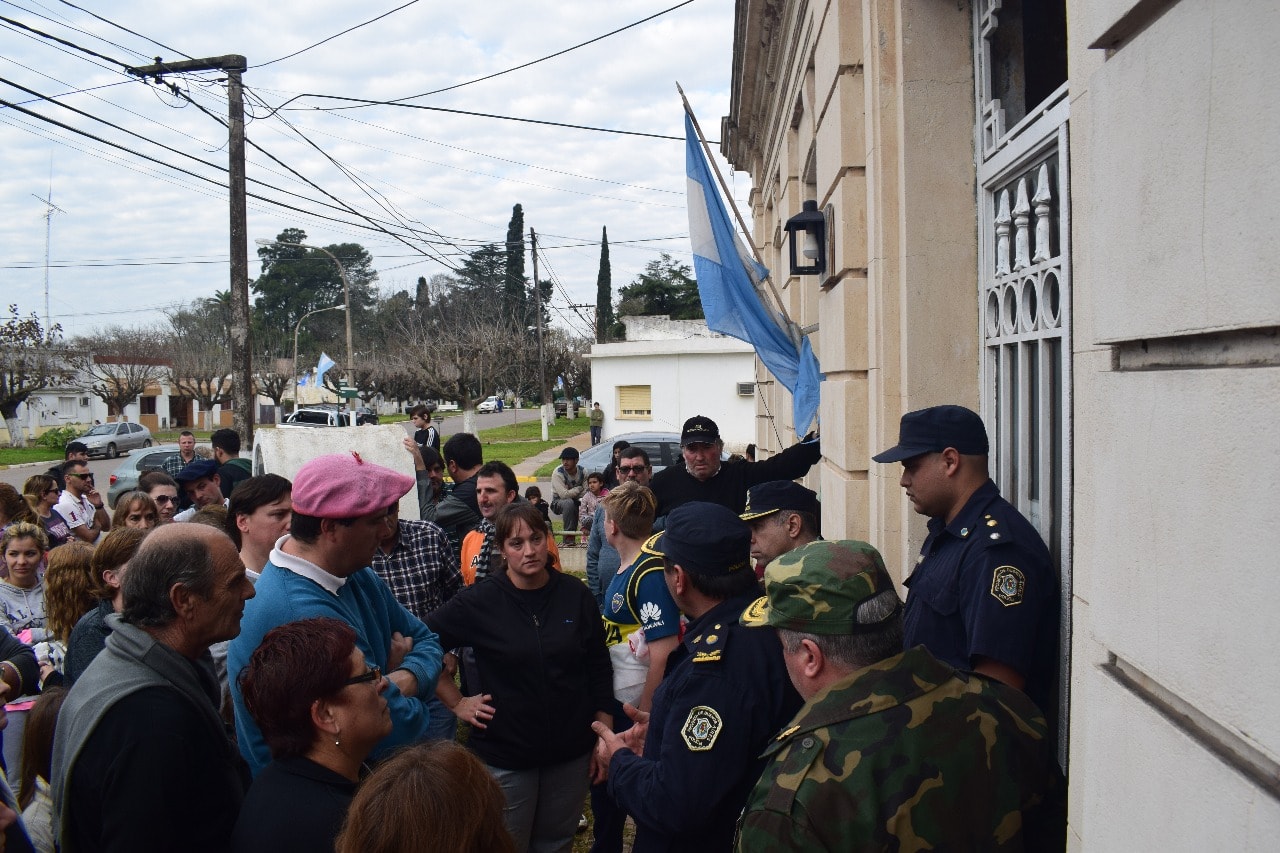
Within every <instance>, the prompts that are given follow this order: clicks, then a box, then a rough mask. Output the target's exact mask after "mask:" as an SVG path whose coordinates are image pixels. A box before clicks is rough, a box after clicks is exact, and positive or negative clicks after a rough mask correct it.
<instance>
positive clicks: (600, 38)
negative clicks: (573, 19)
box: [333, 0, 693, 110]
mask: <svg viewBox="0 0 1280 853" xmlns="http://www.w3.org/2000/svg"><path fill="white" fill-rule="evenodd" d="M692 2H693V0H684V2H683V3H677V4H676V5H674V6H672V7H671V8H669V9H663V10H662V11H661V12H655V13H654V14H652V15H650V16H649V17H647V18H641V19H640V20H639V21H634V22H632V23H630V24H627V25H626V26H625V27H619V28H618V29H616V30H611V31H610V32H607V33H605V34H604V35H599V36H596V37H595V38H591V39H587V40H586V41H584V42H580V43H579V44H575V45H573V46H572V47H566V48H565V49H564V50H558V51H556V52H555V53H551V54H548V55H546V56H543V57H540V58H539V59H534V60H532V61H530V62H525V63H522V64H520V65H516V66H513V67H511V68H507V69H505V70H503V71H495V72H494V73H492V74H486V75H485V76H483V77H476V78H475V79H474V80H466V81H464V82H462V83H454V84H453V85H452V86H445V87H444V88H443V89H433V90H432V91H430V92H423V93H422V94H420V95H408V96H406V97H404V98H396V100H395V101H392V103H400V102H403V101H412V100H415V99H417V98H426V97H428V96H430V95H439V94H440V93H441V92H451V91H453V90H454V89H461V88H462V87H463V86H470V85H472V84H473V83H482V82H484V81H485V80H492V79H493V78H495V77H501V76H502V75H504V74H510V73H511V72H513V71H520V70H522V69H524V68H529V67H530V66H533V65H537V64H538V63H539V62H546V61H547V60H548V59H555V58H556V57H557V56H564V55H565V54H566V53H572V52H573V51H575V50H577V49H578V48H581V47H586V46H587V45H591V44H595V43H596V42H598V41H603V40H604V39H607V38H609V36H616V35H617V34H618V33H621V32H626V31H627V30H629V29H631V28H632V27H638V26H640V25H641V24H646V23H648V22H649V21H652V20H653V19H654V18H660V17H662V16H663V15H665V14H667V13H668V12H674V11H675V10H676V9H679V8H680V7H682V6H688V5H689V4H690V3H692ZM333 109H334V110H358V109H363V105H362V106H350V107H334V108H333Z"/></svg>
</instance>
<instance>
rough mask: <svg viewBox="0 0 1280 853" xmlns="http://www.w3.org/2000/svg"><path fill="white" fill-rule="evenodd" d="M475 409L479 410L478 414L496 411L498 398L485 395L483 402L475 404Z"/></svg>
mask: <svg viewBox="0 0 1280 853" xmlns="http://www.w3.org/2000/svg"><path fill="white" fill-rule="evenodd" d="M476 411H477V412H479V413H480V414H484V413H485V412H496V411H498V398H497V397H486V398H485V400H484V402H483V403H481V404H480V405H478V406H476Z"/></svg>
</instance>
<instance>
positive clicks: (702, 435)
mask: <svg viewBox="0 0 1280 853" xmlns="http://www.w3.org/2000/svg"><path fill="white" fill-rule="evenodd" d="M719 440H720V427H718V426H716V422H715V421H713V420H711V418H709V417H707V416H706V415H694V416H693V417H691V418H689V420H687V421H685V422H684V429H682V430H681V431H680V446H681V447H684V446H685V445H686V444H695V443H698V442H701V443H703V444H715V443H716V442H717V441H719Z"/></svg>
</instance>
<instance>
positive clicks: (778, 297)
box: [676, 80, 799, 345]
mask: <svg viewBox="0 0 1280 853" xmlns="http://www.w3.org/2000/svg"><path fill="white" fill-rule="evenodd" d="M676 91H677V92H679V93H680V100H681V101H683V102H684V111H685V114H686V115H688V116H689V119H690V120H691V121H692V122H693V130H694V132H695V133H697V134H698V142H699V143H701V144H702V150H703V153H704V156H705V157H706V158H707V162H708V163H710V164H711V169H712V171H714V172H715V174H716V181H717V182H719V184H720V190H721V192H722V193H723V195H724V197H725V198H726V199H728V200H729V206H730V207H731V208H733V215H734V217H735V218H736V219H737V220H738V227H739V228H740V229H742V236H743V239H745V240H746V241H747V246H748V247H749V248H750V249H751V254H752V256H753V257H755V259H756V263H758V264H760V266H764V261H763V260H761V259H760V250H759V249H757V248H756V243H755V240H753V239H752V238H751V231H750V230H749V229H748V228H747V223H746V221H745V220H744V219H743V218H742V213H741V212H740V211H739V210H738V203H737V202H736V201H734V199H733V194H732V193H730V192H729V187H728V185H727V184H725V181H724V176H723V175H721V174H720V167H719V166H718V165H716V159H715V157H712V156H711V146H709V145H708V144H707V137H706V135H705V134H703V132H702V125H700V124H699V123H698V117H697V116H696V115H694V114H693V107H691V106H689V99H688V98H687V97H685V94H684V89H683V87H681V85H680V81H678V80H677V81H676ZM765 281H767V282H769V291H770V292H771V293H772V294H773V301H774V303H775V304H776V305H777V306H778V311H780V312H781V313H782V319H784V320H786V321H787V324H788V325H789V326H792V327H794V326H795V322H794V321H793V320H792V319H791V315H790V314H789V313H787V306H786V305H785V304H783V301H782V294H780V293H778V286H777V285H776V284H774V282H773V274H772V273H770V275H769V276H767V277H766V278H765ZM796 343H797V345H798V344H799V341H796Z"/></svg>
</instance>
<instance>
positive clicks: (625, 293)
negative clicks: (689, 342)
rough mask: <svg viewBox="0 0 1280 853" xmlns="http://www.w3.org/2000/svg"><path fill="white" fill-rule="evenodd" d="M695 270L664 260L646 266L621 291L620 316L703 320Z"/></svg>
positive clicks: (668, 257) (665, 258)
mask: <svg viewBox="0 0 1280 853" xmlns="http://www.w3.org/2000/svg"><path fill="white" fill-rule="evenodd" d="M692 273H693V270H692V269H690V268H689V265H688V264H682V263H680V262H679V261H677V260H676V259H675V258H673V257H671V256H670V255H668V254H667V253H666V252H663V253H662V257H660V258H658V259H657V260H655V261H650V262H649V263H647V264H646V265H645V268H644V272H642V273H640V274H639V275H638V276H636V278H635V280H634V281H633V282H631V284H628V285H627V286H625V287H623V288H622V291H621V293H620V296H621V297H622V301H621V302H620V303H619V304H618V313H619V314H621V315H624V316H628V315H630V316H634V315H651V314H667V315H669V316H670V317H671V319H673V320H701V319H703V317H704V315H703V313H702V300H701V299H700V298H699V296H698V282H697V281H696V280H695V279H694V278H693V274H692Z"/></svg>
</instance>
